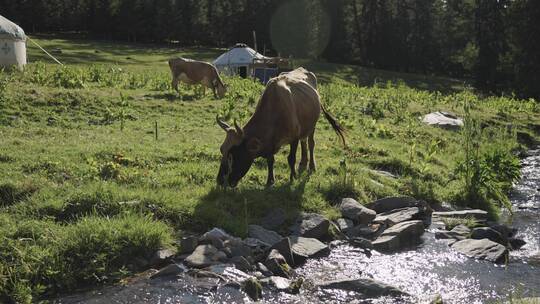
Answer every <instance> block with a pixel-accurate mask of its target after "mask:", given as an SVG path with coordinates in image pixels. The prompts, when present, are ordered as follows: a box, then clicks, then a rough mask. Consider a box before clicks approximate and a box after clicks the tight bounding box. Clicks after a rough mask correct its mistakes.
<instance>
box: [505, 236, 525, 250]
mask: <svg viewBox="0 0 540 304" xmlns="http://www.w3.org/2000/svg"><path fill="white" fill-rule="evenodd" d="M508 244H509V245H510V249H511V250H518V249H520V248H521V247H523V246H525V245H526V244H527V242H525V241H524V240H522V239H516V238H509V239H508Z"/></svg>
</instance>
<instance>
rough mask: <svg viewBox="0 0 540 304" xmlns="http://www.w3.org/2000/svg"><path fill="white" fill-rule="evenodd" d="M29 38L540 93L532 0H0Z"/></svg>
mask: <svg viewBox="0 0 540 304" xmlns="http://www.w3.org/2000/svg"><path fill="white" fill-rule="evenodd" d="M0 7H1V8H2V9H1V12H0V13H2V15H5V16H9V17H10V18H11V19H12V20H13V21H15V22H17V23H18V24H20V25H21V26H22V27H23V28H24V29H25V30H26V31H27V32H28V33H45V32H75V33H77V34H81V35H85V37H86V36H89V37H91V38H96V39H105V40H115V41H116V40H120V41H129V42H141V43H146V42H151V43H173V44H174V43H176V44H177V45H178V46H179V47H187V46H198V45H202V46H211V47H229V46H232V45H234V44H235V43H237V42H245V43H249V44H253V36H252V33H253V31H256V34H257V44H258V50H259V51H260V52H265V53H267V54H279V55H281V56H292V57H295V58H300V57H301V58H307V57H309V58H316V59H319V60H326V61H328V62H332V63H347V64H357V65H361V66H366V67H374V68H380V69H387V70H394V71H400V72H410V73H422V74H429V75H442V76H450V77H455V78H462V79H469V80H472V82H473V83H474V85H475V86H476V87H477V88H478V89H480V90H482V91H484V92H486V93H496V94H502V95H510V96H511V95H517V96H519V97H525V98H528V97H534V98H539V97H540V86H539V85H538V84H539V83H540V76H539V75H540V26H539V25H538V20H540V2H539V1H536V0H393V1H391V0H292V1H291V0H219V1H216V0H17V1H14V0H0Z"/></svg>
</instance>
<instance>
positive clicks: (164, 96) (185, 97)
mask: <svg viewBox="0 0 540 304" xmlns="http://www.w3.org/2000/svg"><path fill="white" fill-rule="evenodd" d="M144 97H145V98H151V99H157V100H167V101H170V102H174V101H186V102H191V101H197V100H199V99H200V98H201V97H200V96H199V95H197V94H182V95H178V94H176V93H155V94H146V95H144Z"/></svg>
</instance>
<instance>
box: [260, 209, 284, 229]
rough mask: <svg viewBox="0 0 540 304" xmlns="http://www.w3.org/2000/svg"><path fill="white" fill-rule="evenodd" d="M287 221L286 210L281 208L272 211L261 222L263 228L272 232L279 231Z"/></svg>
mask: <svg viewBox="0 0 540 304" xmlns="http://www.w3.org/2000/svg"><path fill="white" fill-rule="evenodd" d="M286 219H287V216H286V213H285V210H283V209H281V208H279V209H275V210H273V211H271V212H270V213H269V214H267V215H266V216H265V217H263V218H262V219H261V220H260V223H261V226H263V227H264V228H266V229H270V230H277V229H279V228H280V227H281V225H283V223H285V220H286Z"/></svg>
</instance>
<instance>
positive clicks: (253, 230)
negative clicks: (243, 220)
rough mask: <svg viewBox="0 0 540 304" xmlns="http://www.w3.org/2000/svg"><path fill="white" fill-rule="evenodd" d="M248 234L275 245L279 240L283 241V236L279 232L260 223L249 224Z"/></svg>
mask: <svg viewBox="0 0 540 304" xmlns="http://www.w3.org/2000/svg"><path fill="white" fill-rule="evenodd" d="M248 236H249V237H250V238H254V239H258V240H260V241H262V242H264V243H267V244H269V245H270V246H273V245H274V244H276V243H277V242H279V241H281V239H282V238H283V237H282V236H281V235H279V234H278V233H277V232H274V231H271V230H267V229H265V228H263V227H261V226H258V225H249V226H248Z"/></svg>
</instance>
